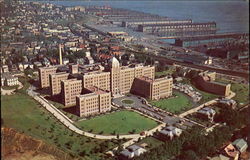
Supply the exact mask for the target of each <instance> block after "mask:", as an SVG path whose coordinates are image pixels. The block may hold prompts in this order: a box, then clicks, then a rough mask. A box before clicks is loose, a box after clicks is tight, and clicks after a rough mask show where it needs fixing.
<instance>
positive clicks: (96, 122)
mask: <svg viewBox="0 0 250 160" xmlns="http://www.w3.org/2000/svg"><path fill="white" fill-rule="evenodd" d="M76 125H77V126H79V127H81V128H83V130H85V131H91V130H92V132H93V133H98V134H104V135H111V134H113V135H114V134H129V133H140V132H141V131H144V130H148V129H152V128H154V127H156V126H157V122H155V121H153V120H151V119H149V118H145V117H143V116H141V115H140V114H138V113H136V112H132V111H118V112H114V113H111V114H107V115H102V116H99V117H95V118H92V119H90V120H85V121H80V122H76Z"/></svg>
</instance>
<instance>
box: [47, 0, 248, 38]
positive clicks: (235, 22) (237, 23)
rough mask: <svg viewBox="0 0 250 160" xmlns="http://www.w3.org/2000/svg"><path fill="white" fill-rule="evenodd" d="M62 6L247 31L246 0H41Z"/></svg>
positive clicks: (222, 31) (223, 31)
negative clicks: (103, 8) (104, 8)
mask: <svg viewBox="0 0 250 160" xmlns="http://www.w3.org/2000/svg"><path fill="white" fill-rule="evenodd" d="M43 2H49V3H53V4H56V5H62V6H79V5H82V6H103V5H108V6H111V7H115V8H124V9H131V10H136V11H141V12H145V13H151V14H157V15H160V16H166V17H170V18H175V19H192V20H193V21H194V22H207V21H215V22H216V23H217V27H218V29H219V30H218V31H217V33H225V32H236V33H249V11H248V10H249V2H247V1H239V0H238V1H43Z"/></svg>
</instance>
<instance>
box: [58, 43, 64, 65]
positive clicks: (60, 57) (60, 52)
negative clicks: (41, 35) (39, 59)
mask: <svg viewBox="0 0 250 160" xmlns="http://www.w3.org/2000/svg"><path fill="white" fill-rule="evenodd" d="M59 63H60V65H62V64H63V63H62V46H61V44H59Z"/></svg>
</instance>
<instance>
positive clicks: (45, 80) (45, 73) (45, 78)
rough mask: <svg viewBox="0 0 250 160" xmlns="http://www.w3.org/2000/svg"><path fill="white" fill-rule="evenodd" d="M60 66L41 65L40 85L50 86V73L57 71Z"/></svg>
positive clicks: (39, 71)
mask: <svg viewBox="0 0 250 160" xmlns="http://www.w3.org/2000/svg"><path fill="white" fill-rule="evenodd" d="M57 68H58V66H50V67H41V68H39V70H38V73H39V80H40V87H41V88H46V87H49V86H50V83H49V75H50V74H52V73H56V70H57Z"/></svg>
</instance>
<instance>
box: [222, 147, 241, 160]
mask: <svg viewBox="0 0 250 160" xmlns="http://www.w3.org/2000/svg"><path fill="white" fill-rule="evenodd" d="M224 151H225V154H226V155H227V156H228V157H230V158H232V159H233V160H238V159H239V151H237V149H236V148H235V147H234V146H233V145H232V144H231V143H230V144H229V145H227V146H226V147H225V148H224Z"/></svg>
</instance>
